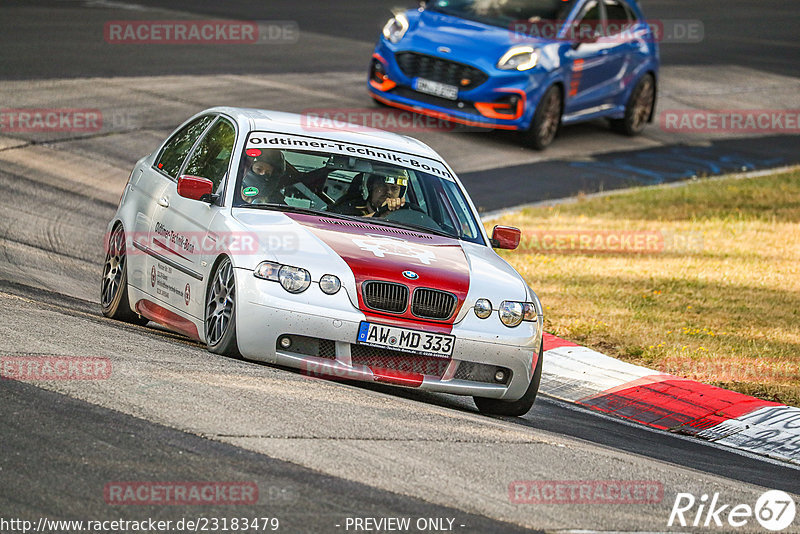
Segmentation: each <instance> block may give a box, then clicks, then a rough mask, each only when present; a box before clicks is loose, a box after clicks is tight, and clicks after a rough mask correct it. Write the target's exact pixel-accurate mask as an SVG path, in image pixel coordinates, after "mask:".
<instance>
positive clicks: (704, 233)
mask: <svg viewBox="0 0 800 534" xmlns="http://www.w3.org/2000/svg"><path fill="white" fill-rule="evenodd" d="M491 224H492V225H493V224H507V225H511V226H517V227H519V228H521V229H522V230H523V235H524V234H526V233H528V234H529V235H530V233H532V232H536V233H537V235H538V236H539V238H540V239H541V236H542V235H550V233H552V232H575V231H584V232H598V231H599V232H606V233H616V232H640V231H641V232H649V233H650V234H648V235H652V233H654V232H655V233H658V234H660V235H662V236H664V239H665V241H664V244H665V245H664V248H663V249H660V250H658V251H656V252H650V253H637V254H634V253H615V252H602V253H585V252H572V253H566V254H565V253H542V251H541V249H535V248H534V249H532V248H531V246H530V243H531V241H530V240H526V241H525V243H528V246H527V248H526V247H521V248H520V249H518V250H517V251H514V252H507V253H503V255H504V256H505V257H506V258H507V259H508V260H509V262H511V263H512V265H514V266H515V267H516V268H517V269H518V270H519V271H520V272H521V273H522V274H523V276H525V278H526V279H527V280H528V283H529V284H530V286H531V287H532V288H534V290H536V291H537V293H538V295H539V297H540V298H541V299H542V302H543V304H544V305H545V325H546V327H547V330H548V331H551V332H554V333H556V334H557V335H560V336H562V337H566V338H568V339H571V340H573V341H576V342H579V343H582V344H585V345H587V346H590V347H593V348H596V349H598V350H601V351H602V352H605V353H606V354H609V355H612V356H615V357H617V358H620V359H623V360H626V361H630V362H633V363H636V364H640V365H645V366H648V367H651V368H655V369H658V370H661V371H665V372H669V373H672V374H676V375H679V376H686V377H688V378H692V379H696V380H700V381H703V382H707V383H711V384H715V385H719V386H722V387H725V388H728V389H733V390H736V391H740V392H743V393H747V394H750V395H755V396H758V397H761V398H765V399H769V400H777V401H780V402H784V403H787V404H790V405H795V406H800V170H797V169H796V170H793V171H791V172H787V173H783V174H777V175H770V176H764V177H759V178H746V179H741V178H739V179H737V178H726V179H715V180H705V181H696V182H692V183H688V184H686V185H685V186H681V187H657V188H648V189H646V190H637V191H632V192H625V193H620V194H615V195H610V196H606V197H600V198H592V199H582V200H579V201H578V202H576V203H572V204H564V205H559V206H554V207H543V208H534V209H526V210H523V211H521V212H518V213H515V214H510V215H507V216H504V217H503V218H502V219H498V220H494V221H491ZM591 235H594V234H591ZM682 239H683V241H682ZM670 243H671V244H670ZM682 243H691V245H692V246H680V245H681V244H682Z"/></svg>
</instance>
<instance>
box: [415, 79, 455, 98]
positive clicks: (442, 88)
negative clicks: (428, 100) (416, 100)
mask: <svg viewBox="0 0 800 534" xmlns="http://www.w3.org/2000/svg"><path fill="white" fill-rule="evenodd" d="M414 89H416V90H417V91H419V92H420V93H426V94H429V95H434V96H440V97H442V98H447V99H448V100H458V87H456V86H455V85H447V84H446V83H439V82H434V81H433V80H426V79H425V78H417V80H416V82H415V83H414Z"/></svg>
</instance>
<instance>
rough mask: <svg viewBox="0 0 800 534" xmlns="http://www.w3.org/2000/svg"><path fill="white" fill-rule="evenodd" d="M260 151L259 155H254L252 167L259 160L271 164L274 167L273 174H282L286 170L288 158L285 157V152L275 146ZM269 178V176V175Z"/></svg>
mask: <svg viewBox="0 0 800 534" xmlns="http://www.w3.org/2000/svg"><path fill="white" fill-rule="evenodd" d="M259 152H260V154H259V155H257V156H255V157H253V161H252V163H251V168H252V166H254V165H255V164H256V163H257V162H263V163H267V164H269V165H270V166H271V167H272V168H273V169H274V170H273V171H272V174H271V176H280V175H282V174H283V173H285V172H286V158H284V157H283V152H281V151H280V150H277V149H274V148H273V149H266V150H259ZM256 174H258V173H256ZM267 178H269V176H267Z"/></svg>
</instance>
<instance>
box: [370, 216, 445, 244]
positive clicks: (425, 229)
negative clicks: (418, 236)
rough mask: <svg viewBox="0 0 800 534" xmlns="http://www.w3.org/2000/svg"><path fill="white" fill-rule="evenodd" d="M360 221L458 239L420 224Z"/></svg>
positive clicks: (376, 220) (378, 220)
mask: <svg viewBox="0 0 800 534" xmlns="http://www.w3.org/2000/svg"><path fill="white" fill-rule="evenodd" d="M361 220H362V221H366V220H374V221H375V223H377V224H380V226H390V227H391V226H399V227H400V228H406V229H408V230H417V231H422V232H428V233H430V234H433V235H438V236H442V237H449V238H450V239H460V238H459V236H455V235H453V234H450V233H447V232H445V231H444V230H435V229H433V228H431V227H430V226H422V225H420V224H411V223H401V222H397V221H384V220H382V219H372V218H371V217H367V218H362V219H361Z"/></svg>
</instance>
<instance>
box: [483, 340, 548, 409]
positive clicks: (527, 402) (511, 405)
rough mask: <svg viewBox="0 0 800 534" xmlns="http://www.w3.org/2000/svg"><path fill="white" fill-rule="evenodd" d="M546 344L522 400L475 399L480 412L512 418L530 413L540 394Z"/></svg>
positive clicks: (540, 345)
mask: <svg viewBox="0 0 800 534" xmlns="http://www.w3.org/2000/svg"><path fill="white" fill-rule="evenodd" d="M543 349H544V342H542V343H540V344H539V361H538V362H537V363H536V369H534V371H533V377H532V378H531V383H530V385H528V389H527V390H526V391H525V394H524V395H523V396H522V398H521V399H519V400H515V401H506V400H501V399H487V398H484V397H473V398H472V399H473V400H474V401H475V406H477V407H478V410H479V411H480V412H481V413H483V414H486V415H507V416H511V417H519V416H522V415H525V414H526V413H528V411H530V409H531V407H532V406H533V401H535V400H536V394H537V393H538V392H539V382H541V380H542V360H543V359H544V358H542V355H543V354H544V350H543Z"/></svg>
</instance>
